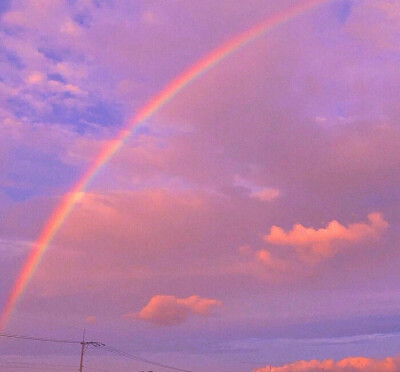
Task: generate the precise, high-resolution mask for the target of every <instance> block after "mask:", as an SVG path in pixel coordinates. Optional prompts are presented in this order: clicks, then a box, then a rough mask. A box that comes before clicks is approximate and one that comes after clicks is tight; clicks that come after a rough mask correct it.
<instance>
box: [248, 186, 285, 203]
mask: <svg viewBox="0 0 400 372" xmlns="http://www.w3.org/2000/svg"><path fill="white" fill-rule="evenodd" d="M280 194H281V193H280V191H279V190H278V189H274V188H269V187H267V188H265V189H262V190H260V191H254V192H252V193H251V194H250V196H251V197H252V198H255V199H258V200H261V201H264V202H267V201H271V200H274V199H276V198H277V197H279V196H280Z"/></svg>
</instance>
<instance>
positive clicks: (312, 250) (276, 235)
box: [264, 213, 388, 261]
mask: <svg viewBox="0 0 400 372" xmlns="http://www.w3.org/2000/svg"><path fill="white" fill-rule="evenodd" d="M368 221H369V223H364V222H358V223H353V224H349V225H348V226H347V227H346V226H344V225H342V224H340V223H339V222H338V221H336V220H333V221H331V222H330V223H329V224H328V225H327V227H326V228H321V229H314V228H312V227H305V226H303V225H301V224H296V225H294V226H293V228H292V230H290V231H288V232H285V231H284V230H283V229H282V228H280V227H278V226H272V227H271V230H270V233H269V234H268V235H266V236H265V237H264V239H265V241H266V242H267V243H270V244H274V245H287V246H291V247H294V248H295V249H296V252H297V255H298V256H299V258H300V259H301V260H306V261H307V260H310V259H317V260H320V259H323V258H327V257H330V256H332V255H334V254H335V253H336V252H338V250H339V244H340V243H344V244H345V245H349V244H354V243H358V242H361V241H364V240H367V239H376V238H378V237H379V236H380V235H381V234H382V232H383V231H384V230H386V229H387V227H388V223H387V222H386V221H385V219H384V218H383V216H382V215H381V214H380V213H370V214H369V215H368Z"/></svg>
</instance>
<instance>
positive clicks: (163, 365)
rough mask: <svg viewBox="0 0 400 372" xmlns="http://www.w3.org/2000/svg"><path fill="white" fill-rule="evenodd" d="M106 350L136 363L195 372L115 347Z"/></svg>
mask: <svg viewBox="0 0 400 372" xmlns="http://www.w3.org/2000/svg"><path fill="white" fill-rule="evenodd" d="M104 350H106V351H108V352H110V353H114V354H116V355H120V356H123V357H125V358H128V359H132V360H136V361H140V362H145V363H149V364H152V365H154V366H158V367H163V368H168V369H172V370H174V371H180V372H193V371H190V370H188V369H181V368H177V367H173V366H170V365H167V364H163V363H158V362H155V361H153V360H150V359H146V358H141V357H138V356H136V355H133V354H129V353H126V352H125V351H122V350H118V349H116V348H114V347H111V346H107V345H106V346H105V347H104Z"/></svg>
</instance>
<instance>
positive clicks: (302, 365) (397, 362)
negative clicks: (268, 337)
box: [253, 357, 400, 372]
mask: <svg viewBox="0 0 400 372" xmlns="http://www.w3.org/2000/svg"><path fill="white" fill-rule="evenodd" d="M270 370H271V369H270V367H269V366H266V367H264V368H256V369H254V370H253V372H270ZM272 370H273V371H274V372H319V371H332V372H333V371H335V372H356V371H362V372H376V371H381V372H398V371H399V370H400V359H399V358H398V357H395V358H385V359H370V358H363V357H348V358H345V359H342V360H340V361H338V362H335V361H333V360H332V359H327V360H323V361H319V360H310V361H305V360H301V361H298V362H294V363H291V364H285V365H284V366H282V367H274V368H273V369H272Z"/></svg>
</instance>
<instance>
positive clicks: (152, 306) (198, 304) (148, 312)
mask: <svg viewBox="0 0 400 372" xmlns="http://www.w3.org/2000/svg"><path fill="white" fill-rule="evenodd" d="M216 306H221V302H220V301H217V300H213V299H209V298H201V297H199V296H190V297H187V298H177V297H175V296H164V295H157V296H154V297H152V298H151V299H150V301H149V303H148V304H147V305H146V306H145V307H144V308H143V309H142V310H140V311H139V312H138V313H135V314H131V315H130V316H134V317H137V318H138V319H141V320H144V321H147V322H150V323H152V324H155V325H159V326H173V325H177V324H180V323H183V322H184V321H186V319H187V318H188V317H189V315H190V314H197V315H201V316H208V315H210V313H211V311H212V310H213V309H214V308H215V307H216Z"/></svg>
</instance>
